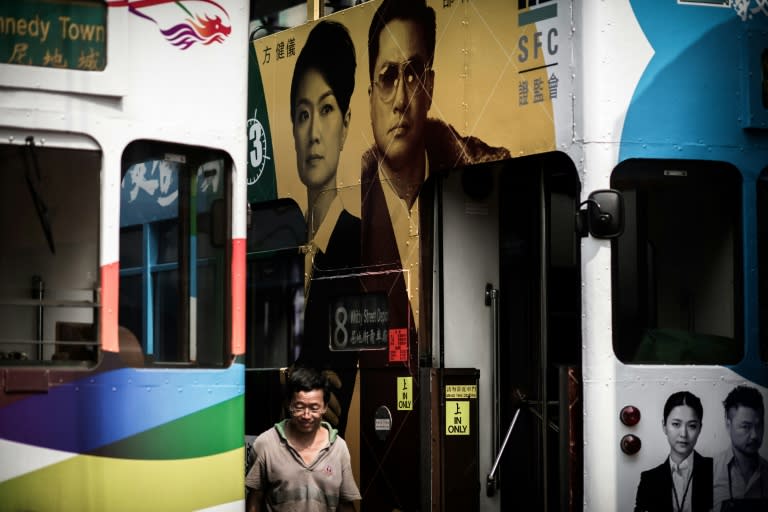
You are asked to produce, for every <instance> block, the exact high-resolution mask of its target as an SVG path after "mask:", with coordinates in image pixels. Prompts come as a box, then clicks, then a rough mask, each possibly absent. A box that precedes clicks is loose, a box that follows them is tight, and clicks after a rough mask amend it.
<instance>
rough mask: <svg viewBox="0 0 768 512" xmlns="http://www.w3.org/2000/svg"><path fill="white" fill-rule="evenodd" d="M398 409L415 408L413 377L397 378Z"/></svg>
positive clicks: (410, 409)
mask: <svg viewBox="0 0 768 512" xmlns="http://www.w3.org/2000/svg"><path fill="white" fill-rule="evenodd" d="M397 410H398V411H412V410H413V377H398V378H397Z"/></svg>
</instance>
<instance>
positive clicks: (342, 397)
mask: <svg viewBox="0 0 768 512" xmlns="http://www.w3.org/2000/svg"><path fill="white" fill-rule="evenodd" d="M359 266H360V219H358V218H357V217H355V216H353V215H352V214H350V213H349V212H347V211H346V210H342V212H341V214H340V215H339V218H338V220H337V221H336V225H335V226H334V228H333V232H332V233H331V237H330V238H329V240H328V246H327V247H326V250H325V252H323V251H320V250H318V251H317V253H316V254H315V256H314V258H313V271H312V281H311V284H310V287H309V292H308V295H307V302H306V304H305V306H304V332H305V337H304V338H305V340H306V341H305V345H304V346H303V347H302V348H301V354H300V355H299V358H298V360H297V363H299V364H307V365H310V366H314V367H316V368H321V369H326V370H333V371H334V372H336V374H337V375H338V377H339V379H340V380H341V388H340V389H334V394H335V395H336V399H337V400H338V401H339V405H340V406H341V416H340V417H339V422H338V424H337V425H334V426H335V427H336V428H337V429H338V430H339V432H340V433H342V434H344V433H345V430H346V424H347V414H348V412H349V403H350V400H351V398H352V390H353V388H354V383H355V371H356V366H357V353H355V352H334V351H332V350H331V349H330V345H329V344H330V336H331V327H332V326H331V311H330V309H329V308H330V304H331V303H332V301H333V299H334V298H336V297H338V296H341V295H357V294H359V293H360V283H359V281H358V280H357V278H350V277H342V278H338V279H335V277H336V276H344V275H347V274H350V273H352V274H354V273H356V272H358V270H359V268H358V267H359Z"/></svg>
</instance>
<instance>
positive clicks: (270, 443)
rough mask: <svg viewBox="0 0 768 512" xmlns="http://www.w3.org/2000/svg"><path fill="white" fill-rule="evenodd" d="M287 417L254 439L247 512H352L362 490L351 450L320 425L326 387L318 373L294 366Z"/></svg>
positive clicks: (248, 479)
mask: <svg viewBox="0 0 768 512" xmlns="http://www.w3.org/2000/svg"><path fill="white" fill-rule="evenodd" d="M288 397H289V399H290V403H289V411H290V417H289V418H288V419H285V420H283V421H281V422H280V423H277V424H276V425H275V426H274V427H273V428H270V429H269V430H267V431H266V432H264V433H262V434H261V435H260V436H258V437H257V438H256V440H254V442H253V445H252V450H253V455H254V463H253V466H252V467H251V469H250V471H248V474H247V475H246V477H245V485H246V486H247V487H248V489H249V493H248V498H247V507H246V508H247V510H248V512H260V511H268V512H280V511H293V510H306V511H308V512H333V511H340V512H341V511H347V512H350V511H354V506H353V504H352V502H354V501H357V500H360V499H361V498H360V491H359V490H358V488H357V485H356V484H355V480H354V478H353V476H352V467H351V464H350V456H349V450H348V449H347V444H346V443H345V442H344V440H343V439H342V438H341V437H339V435H338V432H337V431H336V430H335V429H333V428H332V427H331V425H330V424H329V423H326V422H325V421H322V417H323V413H324V412H325V410H326V408H327V407H328V400H329V398H330V389H329V384H328V381H327V379H326V378H325V377H324V376H323V375H322V373H320V372H319V371H318V370H315V369H310V368H297V369H295V370H293V371H292V372H291V374H290V376H289V377H288Z"/></svg>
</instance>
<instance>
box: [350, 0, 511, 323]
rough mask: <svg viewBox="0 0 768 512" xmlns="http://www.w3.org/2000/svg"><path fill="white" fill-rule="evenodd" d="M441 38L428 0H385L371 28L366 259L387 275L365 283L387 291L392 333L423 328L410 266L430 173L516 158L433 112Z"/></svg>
mask: <svg viewBox="0 0 768 512" xmlns="http://www.w3.org/2000/svg"><path fill="white" fill-rule="evenodd" d="M435 39H436V26H435V11H434V10H433V9H432V8H431V7H429V6H427V5H426V2H425V0H384V1H383V2H382V3H381V5H380V6H379V8H378V9H377V10H376V12H375V13H374V15H373V19H372V20H371V25H370V28H369V30H368V75H369V78H370V85H369V86H368V97H369V101H370V115H371V125H372V129H373V138H374V144H373V145H372V147H371V148H370V149H368V150H367V151H366V152H365V154H364V155H363V157H362V175H361V185H362V186H361V190H362V197H361V202H362V205H361V213H362V224H361V238H362V239H361V260H362V264H363V266H364V267H365V268H376V269H377V270H379V273H378V275H377V276H372V277H371V278H370V279H367V280H364V282H363V284H364V286H365V288H366V289H367V290H368V291H381V290H386V291H387V293H388V295H389V297H390V301H389V302H390V312H389V313H390V314H389V325H390V330H391V329H393V328H394V329H401V330H403V329H406V328H407V329H408V331H409V333H412V332H413V326H414V324H415V325H416V326H418V325H419V319H418V315H419V293H418V291H417V290H409V289H407V286H406V279H405V278H404V276H403V271H405V272H406V273H408V272H410V273H411V274H412V275H413V276H418V275H419V274H418V272H419V265H420V263H419V258H420V256H421V254H420V249H419V232H420V230H426V227H427V226H426V225H424V223H425V222H427V223H428V222H430V221H431V215H429V213H428V212H422V213H421V216H420V215H419V202H418V201H417V198H418V196H419V192H420V191H421V188H422V185H423V184H424V182H425V180H426V179H427V178H428V177H429V174H430V172H435V171H438V170H441V169H449V168H455V167H463V166H467V165H471V164H476V163H480V162H489V161H494V160H501V159H506V158H509V157H510V155H509V151H507V150H506V149H505V148H494V147H490V146H488V145H487V144H485V143H484V142H482V141H481V140H479V139H477V138H476V137H464V136H461V135H459V133H458V132H457V131H456V130H455V129H454V128H453V127H452V126H450V125H448V124H446V123H445V122H443V121H441V120H439V119H430V118H428V117H427V113H428V112H429V109H430V108H431V106H432V93H433V90H434V87H435V71H434V69H433V64H434V57H435ZM422 217H423V219H422ZM420 219H421V220H422V223H421V224H422V225H420ZM416 280H417V277H415V278H414V279H412V280H409V282H410V281H413V282H415V281H416ZM409 302H410V304H409ZM409 306H410V307H409Z"/></svg>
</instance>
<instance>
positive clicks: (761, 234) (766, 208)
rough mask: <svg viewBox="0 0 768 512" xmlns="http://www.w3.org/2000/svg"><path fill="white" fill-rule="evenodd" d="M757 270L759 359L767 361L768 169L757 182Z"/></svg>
mask: <svg viewBox="0 0 768 512" xmlns="http://www.w3.org/2000/svg"><path fill="white" fill-rule="evenodd" d="M757 268H758V272H757V276H758V288H757V293H758V300H757V303H758V317H759V322H760V326H759V332H760V357H762V359H763V361H768V169H764V170H763V172H762V173H760V178H759V179H758V180H757Z"/></svg>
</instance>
